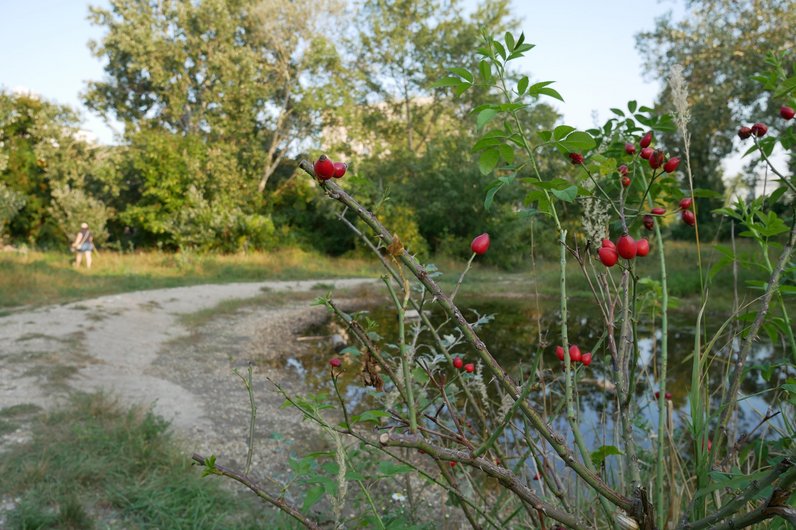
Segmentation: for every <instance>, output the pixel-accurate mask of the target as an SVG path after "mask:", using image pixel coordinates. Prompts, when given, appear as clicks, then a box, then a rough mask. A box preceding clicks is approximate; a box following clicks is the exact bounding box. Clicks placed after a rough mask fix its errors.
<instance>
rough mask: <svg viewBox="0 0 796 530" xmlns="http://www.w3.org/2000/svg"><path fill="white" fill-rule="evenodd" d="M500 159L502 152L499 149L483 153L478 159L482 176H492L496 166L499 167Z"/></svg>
mask: <svg viewBox="0 0 796 530" xmlns="http://www.w3.org/2000/svg"><path fill="white" fill-rule="evenodd" d="M499 158H500V152H499V151H498V150H497V149H494V148H492V149H487V150H486V151H484V152H482V153H481V157H480V158H479V159H478V169H479V170H480V171H481V174H482V175H488V174H490V173H491V172H492V170H493V169H495V166H497V163H498V159H499Z"/></svg>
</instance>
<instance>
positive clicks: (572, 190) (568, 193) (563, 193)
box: [550, 186, 578, 202]
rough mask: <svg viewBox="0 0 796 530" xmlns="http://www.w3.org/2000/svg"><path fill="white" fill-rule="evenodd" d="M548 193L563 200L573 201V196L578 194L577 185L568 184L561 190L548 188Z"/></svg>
mask: <svg viewBox="0 0 796 530" xmlns="http://www.w3.org/2000/svg"><path fill="white" fill-rule="evenodd" d="M550 193H552V194H553V195H555V196H556V197H557V198H559V199H560V200H562V201H564V202H573V201H574V200H575V197H577V196H578V187H577V186H570V187H568V188H566V189H563V190H557V189H552V190H550Z"/></svg>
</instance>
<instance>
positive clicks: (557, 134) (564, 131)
mask: <svg viewBox="0 0 796 530" xmlns="http://www.w3.org/2000/svg"><path fill="white" fill-rule="evenodd" d="M574 130H575V127H570V126H569V125H559V126H558V127H556V128H555V129H553V139H554V140H560V139H562V138H565V137H566V136H567V135H568V134H569V133H571V132H572V131H574Z"/></svg>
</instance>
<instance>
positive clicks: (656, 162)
mask: <svg viewBox="0 0 796 530" xmlns="http://www.w3.org/2000/svg"><path fill="white" fill-rule="evenodd" d="M663 159H664V154H663V151H661V150H660V149H656V150H655V151H653V153H652V154H651V155H650V158H649V163H650V167H651V168H652V169H658V168H659V167H661V166H662V165H663Z"/></svg>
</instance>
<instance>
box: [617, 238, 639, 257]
mask: <svg viewBox="0 0 796 530" xmlns="http://www.w3.org/2000/svg"><path fill="white" fill-rule="evenodd" d="M616 251H617V252H618V253H619V255H620V256H622V257H623V258H625V259H633V258H635V257H636V241H635V240H634V239H633V238H632V237H630V235H628V234H624V235H622V236H620V237H619V239H618V240H617V241H616Z"/></svg>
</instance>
